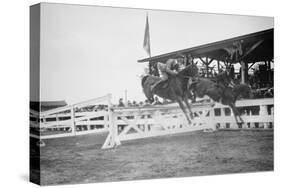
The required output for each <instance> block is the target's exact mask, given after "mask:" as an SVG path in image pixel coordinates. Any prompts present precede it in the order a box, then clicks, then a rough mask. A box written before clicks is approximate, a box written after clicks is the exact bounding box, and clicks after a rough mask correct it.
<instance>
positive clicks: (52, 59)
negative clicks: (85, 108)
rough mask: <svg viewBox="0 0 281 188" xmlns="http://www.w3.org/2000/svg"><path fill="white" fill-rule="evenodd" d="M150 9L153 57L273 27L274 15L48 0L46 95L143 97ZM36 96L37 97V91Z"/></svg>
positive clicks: (44, 17) (43, 60) (44, 16)
mask: <svg viewBox="0 0 281 188" xmlns="http://www.w3.org/2000/svg"><path fill="white" fill-rule="evenodd" d="M146 14H148V17H149V26H150V41H151V53H152V56H154V55H159V54H163V53H168V52H171V51H176V50H181V49H184V48H189V47H193V46H197V45H202V44H206V43H210V42H215V41H219V40H224V39H227V38H232V37H235V36H240V35H244V34H248V33H253V32H258V31H261V30H266V29H270V28H273V26H274V21H273V18H271V17H256V16H234V15H221V14H204V13H193V12H172V11H159V10H144V9H124V8H110V7H96V6H80V5H66V4H49V3H43V4H42V6H41V31H40V32H41V33H40V34H41V38H40V42H41V44H40V45H41V46H40V99H41V101H50V100H66V102H67V103H68V104H75V103H78V102H81V101H85V100H89V99H93V98H97V97H100V96H104V95H106V94H108V93H111V94H112V97H113V98H112V101H113V103H117V101H118V99H119V98H121V97H122V98H124V95H125V90H127V95H128V99H129V100H131V101H133V100H136V101H141V100H142V101H143V100H145V96H144V94H143V92H142V88H141V80H140V75H142V74H143V72H144V68H145V67H147V63H137V60H139V59H143V58H146V57H147V54H146V52H145V51H144V49H143V46H142V45H143V39H144V29H145V21H146ZM31 98H32V96H31Z"/></svg>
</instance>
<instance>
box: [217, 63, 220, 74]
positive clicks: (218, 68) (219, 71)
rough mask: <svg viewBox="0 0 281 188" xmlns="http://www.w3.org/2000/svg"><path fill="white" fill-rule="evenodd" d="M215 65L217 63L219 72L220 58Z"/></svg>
mask: <svg viewBox="0 0 281 188" xmlns="http://www.w3.org/2000/svg"><path fill="white" fill-rule="evenodd" d="M217 65H218V73H219V72H220V60H218V61H217Z"/></svg>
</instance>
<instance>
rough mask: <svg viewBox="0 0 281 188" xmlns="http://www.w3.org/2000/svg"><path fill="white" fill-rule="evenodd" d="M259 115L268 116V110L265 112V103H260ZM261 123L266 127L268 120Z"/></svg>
mask: <svg viewBox="0 0 281 188" xmlns="http://www.w3.org/2000/svg"><path fill="white" fill-rule="evenodd" d="M259 116H268V112H267V105H260V113H259ZM262 124H263V128H264V129H267V128H268V125H269V123H268V122H262Z"/></svg>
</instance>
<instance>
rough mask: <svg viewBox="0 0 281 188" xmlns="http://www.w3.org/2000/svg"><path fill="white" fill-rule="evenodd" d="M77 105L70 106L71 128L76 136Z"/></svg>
mask: <svg viewBox="0 0 281 188" xmlns="http://www.w3.org/2000/svg"><path fill="white" fill-rule="evenodd" d="M74 108H75V106H74V105H72V106H71V108H70V113H71V114H70V116H71V124H72V125H71V129H72V134H73V135H74V136H75V135H76V126H75V109H74Z"/></svg>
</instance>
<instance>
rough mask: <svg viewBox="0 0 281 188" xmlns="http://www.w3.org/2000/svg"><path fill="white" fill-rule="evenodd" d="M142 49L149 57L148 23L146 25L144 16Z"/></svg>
mask: <svg viewBox="0 0 281 188" xmlns="http://www.w3.org/2000/svg"><path fill="white" fill-rule="evenodd" d="M143 48H144V50H145V51H146V53H147V54H148V55H149V57H150V56H151V51H150V35H149V23H148V15H146V24H145V31H144V40H143Z"/></svg>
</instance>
